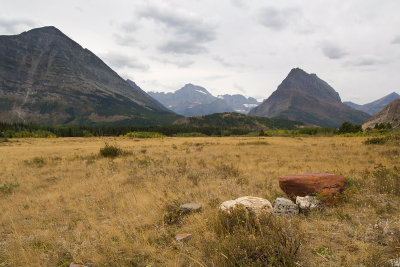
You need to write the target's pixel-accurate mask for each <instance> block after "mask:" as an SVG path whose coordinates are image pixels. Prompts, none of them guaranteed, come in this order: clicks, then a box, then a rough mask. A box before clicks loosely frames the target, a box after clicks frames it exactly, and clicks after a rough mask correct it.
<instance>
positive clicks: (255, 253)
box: [204, 207, 303, 266]
mask: <svg viewBox="0 0 400 267" xmlns="http://www.w3.org/2000/svg"><path fill="white" fill-rule="evenodd" d="M213 224H214V225H213V229H214V232H215V234H216V236H217V238H216V239H215V240H210V241H208V242H205V244H204V245H205V246H204V258H205V261H208V265H210V266H294V265H295V260H296V255H297V252H298V250H299V248H300V245H301V241H302V239H303V237H302V236H303V235H302V234H301V232H300V229H299V227H298V225H297V224H295V223H293V222H290V221H289V220H287V219H283V218H280V217H276V216H273V215H272V214H271V215H263V216H260V217H256V216H255V214H253V213H249V212H247V210H246V209H245V208H244V207H243V208H242V209H240V208H239V209H237V210H235V211H231V213H230V214H226V213H222V212H220V213H219V214H218V215H217V217H216V219H215V220H214V222H213Z"/></svg>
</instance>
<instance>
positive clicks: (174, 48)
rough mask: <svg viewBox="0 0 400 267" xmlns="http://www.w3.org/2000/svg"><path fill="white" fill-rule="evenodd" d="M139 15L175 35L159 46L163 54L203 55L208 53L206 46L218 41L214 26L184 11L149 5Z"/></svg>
mask: <svg viewBox="0 0 400 267" xmlns="http://www.w3.org/2000/svg"><path fill="white" fill-rule="evenodd" d="M137 15H138V16H139V17H141V18H142V19H149V20H153V21H155V22H156V23H159V24H161V25H163V26H164V27H165V29H166V30H167V32H168V33H170V34H172V35H173V36H171V37H172V38H169V40H167V41H166V42H165V43H164V44H162V45H160V46H159V49H160V51H162V52H167V53H171V52H172V53H177V54H201V53H205V52H206V51H207V49H206V47H205V44H206V43H208V42H211V41H213V40H215V39H216V31H215V26H214V25H211V24H209V23H207V22H206V21H205V20H204V19H202V18H200V17H198V16H196V15H194V14H192V13H189V12H186V11H184V10H180V9H172V8H170V7H167V6H164V7H160V6H151V5H148V6H146V7H145V8H142V9H139V10H138V11H137Z"/></svg>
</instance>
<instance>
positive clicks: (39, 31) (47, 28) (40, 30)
mask: <svg viewBox="0 0 400 267" xmlns="http://www.w3.org/2000/svg"><path fill="white" fill-rule="evenodd" d="M22 34H50V35H61V36H64V35H65V34H64V33H62V32H61V31H60V30H59V29H57V28H56V27H54V26H44V27H40V28H35V29H32V30H29V31H27V32H24V33H22Z"/></svg>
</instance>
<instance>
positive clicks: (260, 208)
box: [219, 196, 273, 216]
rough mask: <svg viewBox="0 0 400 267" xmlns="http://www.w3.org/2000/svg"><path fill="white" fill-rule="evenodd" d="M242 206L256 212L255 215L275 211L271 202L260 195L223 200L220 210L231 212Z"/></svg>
mask: <svg viewBox="0 0 400 267" xmlns="http://www.w3.org/2000/svg"><path fill="white" fill-rule="evenodd" d="M240 206H244V207H245V208H246V210H247V211H249V212H254V214H255V215H257V216H259V215H261V214H265V213H271V212H272V211H273V208H272V205H271V202H269V201H268V200H266V199H264V198H260V197H252V196H246V197H240V198H237V199H235V200H228V201H225V202H223V203H222V204H221V205H220V207H219V209H220V211H223V212H226V213H228V214H229V213H230V212H231V211H232V210H235V209H237V208H238V207H240Z"/></svg>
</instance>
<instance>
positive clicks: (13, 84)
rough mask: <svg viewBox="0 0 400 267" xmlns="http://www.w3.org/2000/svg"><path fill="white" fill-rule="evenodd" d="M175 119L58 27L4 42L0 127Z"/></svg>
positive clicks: (4, 38)
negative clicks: (29, 123)
mask: <svg viewBox="0 0 400 267" xmlns="http://www.w3.org/2000/svg"><path fill="white" fill-rule="evenodd" d="M177 118H179V116H177V115H176V114H173V113H171V112H170V111H169V110H168V109H166V108H165V107H164V106H163V105H161V104H160V103H158V102H157V101H154V99H152V98H151V97H149V96H148V95H147V94H146V93H145V92H144V91H143V90H141V89H140V88H139V87H138V86H137V85H135V86H131V85H129V84H128V83H127V82H126V81H125V80H123V79H122V78H121V77H120V76H119V75H118V74H117V73H116V72H114V71H113V70H112V69H111V68H110V67H108V66H107V65H106V64H105V63H104V62H103V61H102V60H101V59H100V58H98V57H97V56H96V55H95V54H93V53H92V52H90V51H89V50H88V49H84V48H82V47H81V46H80V45H79V44H78V43H76V42H74V41H73V40H71V39H70V38H68V37H67V36H66V35H65V34H63V33H62V32H61V31H60V30H58V29H57V28H55V27H51V26H50V27H43V28H37V29H33V30H30V31H28V32H23V33H21V34H19V35H10V36H0V121H5V122H35V123H40V124H48V125H62V124H79V125H92V124H118V125H128V124H129V125H153V124H167V123H171V122H172V121H174V120H176V119H177Z"/></svg>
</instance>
